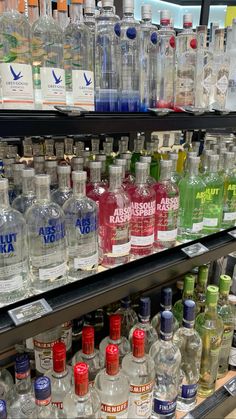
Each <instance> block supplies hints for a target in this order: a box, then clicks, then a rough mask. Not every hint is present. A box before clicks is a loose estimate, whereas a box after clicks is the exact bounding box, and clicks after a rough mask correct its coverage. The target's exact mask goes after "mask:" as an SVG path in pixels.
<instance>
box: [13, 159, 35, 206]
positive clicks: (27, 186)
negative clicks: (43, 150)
mask: <svg viewBox="0 0 236 419" xmlns="http://www.w3.org/2000/svg"><path fill="white" fill-rule="evenodd" d="M34 175H35V172H34V169H32V168H30V167H28V168H25V169H24V170H23V171H22V194H21V195H19V196H17V197H16V198H15V199H14V201H13V202H12V208H14V209H16V210H17V211H19V212H21V214H25V213H26V211H27V209H28V208H30V207H31V205H33V204H34V202H35V199H36V197H35V187H34Z"/></svg>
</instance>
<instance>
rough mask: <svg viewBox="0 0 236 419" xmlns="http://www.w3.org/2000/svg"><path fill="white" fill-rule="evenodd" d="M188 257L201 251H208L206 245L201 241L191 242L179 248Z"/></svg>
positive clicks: (201, 253)
mask: <svg viewBox="0 0 236 419" xmlns="http://www.w3.org/2000/svg"><path fill="white" fill-rule="evenodd" d="M181 250H182V251H183V252H184V253H185V254H186V255H187V256H188V257H189V258H194V257H196V256H200V255H203V253H206V252H209V249H208V248H207V247H206V246H203V244H201V243H196V244H192V245H191V246H187V247H184V248H183V249H181Z"/></svg>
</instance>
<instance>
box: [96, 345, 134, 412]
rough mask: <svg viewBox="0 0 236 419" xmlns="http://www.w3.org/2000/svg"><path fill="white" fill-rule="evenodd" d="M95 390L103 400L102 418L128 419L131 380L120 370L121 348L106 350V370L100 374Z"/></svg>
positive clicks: (109, 347) (108, 347) (112, 347)
mask: <svg viewBox="0 0 236 419" xmlns="http://www.w3.org/2000/svg"><path fill="white" fill-rule="evenodd" d="M95 389H96V390H97V391H98V393H99V396H100V400H101V418H102V419H107V417H109V416H111V415H112V416H115V417H119V416H120V417H122V418H124V419H127V418H128V408H129V404H128V399H129V380H128V378H127V377H126V375H125V374H124V373H123V372H122V370H121V371H120V368H119V348H118V347H117V346H116V345H112V344H109V345H108V346H107V348H106V368H105V369H104V370H102V371H101V372H99V373H98V375H97V377H96V380H95Z"/></svg>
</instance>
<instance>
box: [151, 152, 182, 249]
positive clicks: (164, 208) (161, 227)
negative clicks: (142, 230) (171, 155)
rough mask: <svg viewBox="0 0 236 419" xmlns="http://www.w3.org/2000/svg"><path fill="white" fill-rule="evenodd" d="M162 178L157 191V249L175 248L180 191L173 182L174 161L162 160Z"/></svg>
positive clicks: (157, 185) (156, 187) (156, 188)
mask: <svg viewBox="0 0 236 419" xmlns="http://www.w3.org/2000/svg"><path fill="white" fill-rule="evenodd" d="M160 163H161V176H160V180H159V182H158V183H157V184H156V185H155V186H154V188H155V191H156V220H155V244H154V246H155V248H156V249H158V250H161V249H169V248H170V247H173V246H175V243H176V238H177V219H178V211H179V190H178V187H177V186H176V184H175V183H174V182H172V181H171V170H172V161H170V160H161V162H160Z"/></svg>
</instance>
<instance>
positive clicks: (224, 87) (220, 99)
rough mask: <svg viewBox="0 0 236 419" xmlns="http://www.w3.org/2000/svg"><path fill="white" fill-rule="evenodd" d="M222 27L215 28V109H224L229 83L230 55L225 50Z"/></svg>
mask: <svg viewBox="0 0 236 419" xmlns="http://www.w3.org/2000/svg"><path fill="white" fill-rule="evenodd" d="M224 37H225V30H224V29H216V31H215V43H214V57H213V58H214V63H213V66H214V67H213V68H214V98H213V100H214V103H213V106H214V108H215V109H220V110H224V109H225V104H226V97H227V92H228V85H229V64H230V55H229V54H228V53H226V52H225V46H224Z"/></svg>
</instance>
